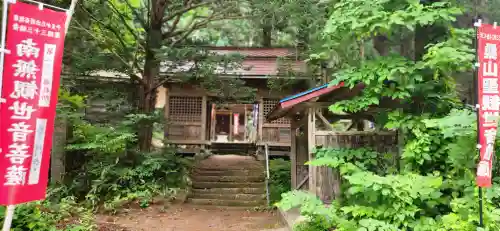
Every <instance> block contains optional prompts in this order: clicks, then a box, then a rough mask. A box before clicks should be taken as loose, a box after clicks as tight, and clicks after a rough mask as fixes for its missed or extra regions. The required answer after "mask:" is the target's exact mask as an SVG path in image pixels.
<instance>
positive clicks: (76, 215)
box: [0, 191, 96, 231]
mask: <svg viewBox="0 0 500 231" xmlns="http://www.w3.org/2000/svg"><path fill="white" fill-rule="evenodd" d="M51 194H52V192H50V191H49V199H47V200H46V201H43V202H31V203H27V204H21V205H17V206H16V210H15V214H14V218H13V221H12V226H11V227H12V228H11V230H14V231H28V230H30V231H92V230H95V228H96V227H95V225H94V215H93V214H92V212H91V211H90V210H88V209H86V208H84V207H81V206H78V204H77V203H76V202H75V201H74V198H72V197H67V198H63V199H61V200H59V201H57V203H55V202H53V201H51V198H50V197H51ZM5 210H6V208H5V207H0V222H1V223H3V219H4V215H5Z"/></svg>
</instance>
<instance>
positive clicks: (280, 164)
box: [269, 159, 291, 204]
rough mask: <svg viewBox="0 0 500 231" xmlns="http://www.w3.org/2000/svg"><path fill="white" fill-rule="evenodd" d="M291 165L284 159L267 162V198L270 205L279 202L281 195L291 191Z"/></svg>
mask: <svg viewBox="0 0 500 231" xmlns="http://www.w3.org/2000/svg"><path fill="white" fill-rule="evenodd" d="M290 169H291V165H290V161H288V160H284V159H273V160H270V161H269V171H270V179H269V197H270V201H271V204H274V203H276V202H278V201H280V200H281V194H283V193H285V192H288V191H290V189H291V173H290Z"/></svg>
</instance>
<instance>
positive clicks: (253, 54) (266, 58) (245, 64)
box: [160, 47, 306, 77]
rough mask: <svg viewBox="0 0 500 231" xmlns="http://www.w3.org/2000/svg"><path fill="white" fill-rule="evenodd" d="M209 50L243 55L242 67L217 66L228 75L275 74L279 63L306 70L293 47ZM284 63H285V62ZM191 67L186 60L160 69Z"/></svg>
mask: <svg viewBox="0 0 500 231" xmlns="http://www.w3.org/2000/svg"><path fill="white" fill-rule="evenodd" d="M207 49H208V50H211V51H213V52H215V53H217V54H220V55H229V54H235V53H237V54H240V55H243V56H244V59H243V61H242V63H241V65H242V68H238V69H231V70H224V69H223V68H222V67H221V68H219V72H220V73H221V74H222V73H223V74H228V75H240V76H243V77H244V76H267V75H270V76H275V75H277V74H278V70H279V69H280V65H281V66H282V67H290V68H291V70H292V71H295V72H299V73H301V72H302V73H303V72H305V70H306V64H305V62H304V61H301V60H297V57H296V56H295V54H296V52H295V49H293V48H292V49H290V48H241V47H209V48H207ZM282 57H286V60H287V61H286V62H283V61H279V60H278V58H282ZM285 63H286V64H285ZM192 67H193V63H192V62H187V63H185V64H184V65H182V66H177V67H175V69H170V70H168V69H167V68H168V64H167V62H165V65H164V66H163V68H162V69H161V70H160V71H161V72H163V73H167V72H170V73H176V72H186V71H189V70H190V69H191V68H192Z"/></svg>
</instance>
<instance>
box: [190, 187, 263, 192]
mask: <svg viewBox="0 0 500 231" xmlns="http://www.w3.org/2000/svg"><path fill="white" fill-rule="evenodd" d="M192 192H193V193H195V194H196V193H207V194H240V193H242V194H265V193H266V188H265V187H263V188H208V189H193V191H192Z"/></svg>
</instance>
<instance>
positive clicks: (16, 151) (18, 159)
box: [5, 143, 30, 165]
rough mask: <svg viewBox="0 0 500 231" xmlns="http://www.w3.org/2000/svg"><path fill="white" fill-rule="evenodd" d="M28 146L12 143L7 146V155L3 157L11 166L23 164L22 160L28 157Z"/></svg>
mask: <svg viewBox="0 0 500 231" xmlns="http://www.w3.org/2000/svg"><path fill="white" fill-rule="evenodd" d="M29 148H30V146H28V145H26V144H22V143H13V144H11V145H10V146H9V153H7V155H5V157H7V158H9V159H10V162H11V163H12V164H20V165H22V164H24V160H26V158H28V157H30V155H28V149H29Z"/></svg>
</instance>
